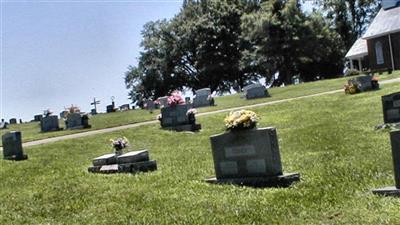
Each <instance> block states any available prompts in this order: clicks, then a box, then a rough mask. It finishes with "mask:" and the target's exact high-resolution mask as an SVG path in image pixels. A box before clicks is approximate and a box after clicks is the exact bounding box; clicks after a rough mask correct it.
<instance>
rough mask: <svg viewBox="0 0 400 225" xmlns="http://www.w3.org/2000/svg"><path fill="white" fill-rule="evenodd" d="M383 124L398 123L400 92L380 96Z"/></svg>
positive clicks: (399, 119)
mask: <svg viewBox="0 0 400 225" xmlns="http://www.w3.org/2000/svg"><path fill="white" fill-rule="evenodd" d="M382 107H383V120H384V122H385V123H400V92H396V93H392V94H390V95H385V96H382Z"/></svg>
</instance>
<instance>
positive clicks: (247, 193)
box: [0, 81, 400, 225]
mask: <svg viewBox="0 0 400 225" xmlns="http://www.w3.org/2000/svg"><path fill="white" fill-rule="evenodd" d="M327 82H331V81H327ZM321 83H322V82H321ZM293 88H297V87H293ZM399 89H400V84H398V83H397V84H387V85H385V86H384V87H383V88H382V89H381V90H379V91H373V92H367V93H360V94H356V95H344V94H343V93H337V94H332V95H326V96H321V97H315V98H308V99H301V100H296V101H291V102H286V103H280V104H276V105H270V106H266V107H259V108H257V109H255V110H254V111H255V112H257V113H258V114H259V116H260V117H261V120H260V124H259V127H267V126H273V127H276V128H277V131H278V137H279V145H280V151H281V158H282V163H283V169H284V172H299V173H300V174H301V182H299V183H296V184H295V185H294V186H292V187H290V188H286V189H279V188H269V189H254V188H249V187H238V186H232V185H211V184H207V183H205V182H204V179H205V178H208V177H212V176H214V168H213V161H212V155H211V147H210V142H209V136H210V135H213V134H218V133H222V132H224V125H223V118H224V117H225V115H226V114H224V113H222V114H216V115H210V116H204V117H200V118H199V119H198V120H199V122H200V123H201V124H202V127H203V129H202V130H201V131H200V132H198V133H185V132H183V133H176V132H171V131H165V130H161V129H160V128H159V125H150V126H143V127H140V128H135V129H128V130H123V131H118V132H114V133H108V134H103V135H97V136H91V137H86V138H80V139H75V140H66V141H61V142H56V143H52V144H47V145H42V146H35V147H31V148H26V149H25V151H26V153H27V154H28V156H29V160H26V161H21V162H13V161H5V160H0V180H1V182H0V199H1V201H0V224H363V225H364V224H374V225H375V224H400V214H399V205H400V199H398V198H397V199H396V198H383V197H378V196H374V195H372V193H371V189H374V188H380V187H383V186H388V185H393V184H394V180H393V172H392V159H391V150H390V143H389V134H388V132H386V131H375V130H374V126H375V125H377V124H380V123H382V122H383V116H382V106H381V99H380V97H381V96H382V95H386V94H389V93H392V92H395V91H398V90H399ZM271 92H272V90H271ZM115 115H117V114H115ZM120 136H126V137H127V138H128V139H129V140H130V141H131V145H132V150H138V149H142V148H147V149H149V152H150V157H151V158H152V159H155V160H157V162H158V171H156V172H151V173H144V174H137V175H130V174H116V175H101V174H90V173H88V172H87V167H89V166H90V165H91V159H92V158H94V157H97V156H99V155H101V154H104V153H109V152H111V149H110V147H109V146H108V144H109V141H108V140H109V139H110V138H116V137H120Z"/></svg>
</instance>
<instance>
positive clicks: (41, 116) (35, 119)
mask: <svg viewBox="0 0 400 225" xmlns="http://www.w3.org/2000/svg"><path fill="white" fill-rule="evenodd" d="M42 118H43V115H42V114H40V115H34V116H33V120H34V121H36V122H40V120H42Z"/></svg>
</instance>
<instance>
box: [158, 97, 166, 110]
mask: <svg viewBox="0 0 400 225" xmlns="http://www.w3.org/2000/svg"><path fill="white" fill-rule="evenodd" d="M157 100H158V101H159V102H160V108H162V107H167V106H168V96H164V97H159V98H158V99H157Z"/></svg>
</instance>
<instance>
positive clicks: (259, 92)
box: [243, 83, 269, 99]
mask: <svg viewBox="0 0 400 225" xmlns="http://www.w3.org/2000/svg"><path fill="white" fill-rule="evenodd" d="M243 91H244V97H245V98H246V99H254V98H263V97H268V96H269V95H268V91H267V89H266V88H265V86H264V85H262V84H259V83H256V84H250V85H247V86H246V87H244V88H243Z"/></svg>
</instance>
